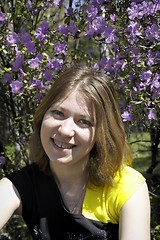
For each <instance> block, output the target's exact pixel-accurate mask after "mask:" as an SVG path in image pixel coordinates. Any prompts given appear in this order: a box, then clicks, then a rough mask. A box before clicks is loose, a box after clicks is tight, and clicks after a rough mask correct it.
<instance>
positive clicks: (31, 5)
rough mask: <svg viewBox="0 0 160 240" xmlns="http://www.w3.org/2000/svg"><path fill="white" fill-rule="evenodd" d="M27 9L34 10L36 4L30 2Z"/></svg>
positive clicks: (29, 0)
mask: <svg viewBox="0 0 160 240" xmlns="http://www.w3.org/2000/svg"><path fill="white" fill-rule="evenodd" d="M26 7H27V9H28V11H31V10H33V8H34V2H32V1H31V0H28V1H27V3H26Z"/></svg>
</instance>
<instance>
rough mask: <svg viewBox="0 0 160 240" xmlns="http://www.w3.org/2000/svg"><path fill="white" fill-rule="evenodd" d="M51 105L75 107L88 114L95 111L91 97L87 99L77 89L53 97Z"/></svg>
mask: <svg viewBox="0 0 160 240" xmlns="http://www.w3.org/2000/svg"><path fill="white" fill-rule="evenodd" d="M52 106H57V107H64V108H71V109H73V108H75V110H77V111H81V112H82V111H83V112H86V113H88V114H92V115H93V112H94V111H95V110H94V105H93V102H92V101H91V99H89V98H88V97H87V96H85V94H83V93H82V92H80V91H79V90H78V89H76V90H73V91H70V92H68V93H67V94H65V96H64V95H63V96H61V97H59V98H58V99H55V101H54V102H53V104H52Z"/></svg>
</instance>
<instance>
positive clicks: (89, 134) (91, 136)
mask: <svg viewBox="0 0 160 240" xmlns="http://www.w3.org/2000/svg"><path fill="white" fill-rule="evenodd" d="M81 136H82V139H83V141H84V142H86V143H88V144H91V145H92V144H93V145H94V143H95V130H94V129H88V130H86V131H84V132H83V133H82V134H81Z"/></svg>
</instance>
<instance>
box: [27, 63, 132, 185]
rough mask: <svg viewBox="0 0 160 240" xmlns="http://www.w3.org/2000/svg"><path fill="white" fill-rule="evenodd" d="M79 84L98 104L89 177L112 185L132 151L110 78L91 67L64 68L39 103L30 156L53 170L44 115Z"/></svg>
mask: <svg viewBox="0 0 160 240" xmlns="http://www.w3.org/2000/svg"><path fill="white" fill-rule="evenodd" d="M75 88H76V89H78V90H79V91H80V92H81V94H83V96H84V97H85V98H86V99H87V100H89V101H91V102H92V103H93V106H94V108H95V118H96V122H97V125H96V142H95V145H94V147H93V149H92V150H91V152H90V159H89V163H88V169H89V181H90V183H91V184H94V185H103V184H108V185H111V184H113V179H114V176H115V174H116V173H117V172H118V171H119V172H120V170H121V168H122V167H123V165H126V164H130V163H131V151H130V148H129V146H128V143H127V141H126V134H125V130H124V125H123V122H122V119H121V116H120V112H119V109H118V105H117V100H116V92H115V90H114V87H113V84H112V83H111V80H110V78H109V77H108V76H106V75H105V74H102V73H100V72H96V71H94V70H93V69H90V68H87V67H73V68H70V69H68V70H66V71H64V72H63V74H62V75H61V76H60V77H59V78H58V79H57V80H56V81H55V82H54V83H53V85H52V87H51V89H50V90H49V92H48V94H47V95H46V96H45V97H44V99H43V101H42V102H41V104H40V105H39V107H38V109H37V111H36V112H35V116H34V132H33V134H32V137H31V142H30V159H31V161H32V162H35V163H37V164H38V165H39V166H40V168H41V169H42V170H43V171H44V172H46V173H47V172H49V159H48V157H47V155H46V153H45V151H44V149H43V147H42V144H41V140H40V129H41V124H42V120H43V116H44V114H45V112H46V111H47V110H48V109H49V108H50V107H51V105H52V104H53V102H55V101H58V100H59V99H61V98H62V97H64V96H67V94H69V93H70V92H71V91H72V90H74V89H75Z"/></svg>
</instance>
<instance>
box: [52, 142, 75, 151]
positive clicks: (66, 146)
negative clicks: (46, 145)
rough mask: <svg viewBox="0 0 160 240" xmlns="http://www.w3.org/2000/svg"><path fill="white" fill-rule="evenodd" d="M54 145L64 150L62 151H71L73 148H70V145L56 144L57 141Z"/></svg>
mask: <svg viewBox="0 0 160 240" xmlns="http://www.w3.org/2000/svg"><path fill="white" fill-rule="evenodd" d="M54 143H55V145H56V146H57V147H59V148H62V149H71V148H72V147H73V145H72V146H69V145H65V144H61V143H58V142H55V141H54Z"/></svg>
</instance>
